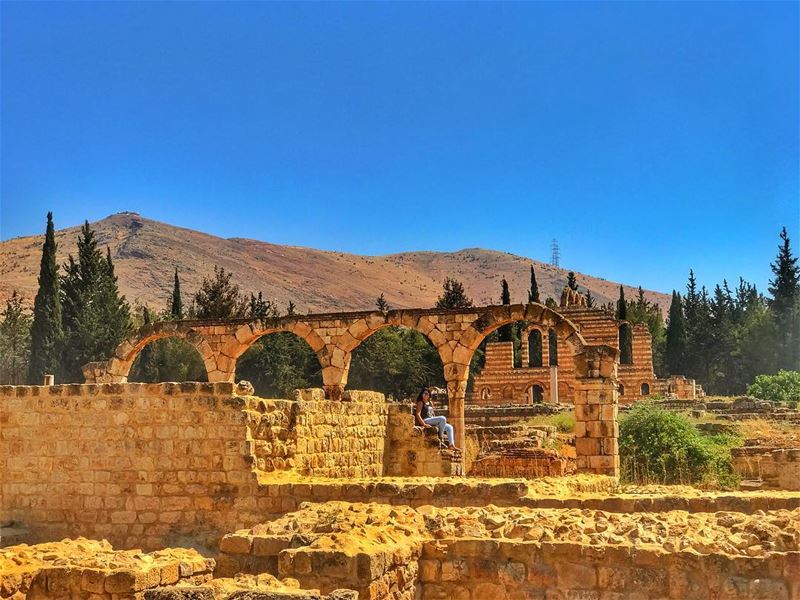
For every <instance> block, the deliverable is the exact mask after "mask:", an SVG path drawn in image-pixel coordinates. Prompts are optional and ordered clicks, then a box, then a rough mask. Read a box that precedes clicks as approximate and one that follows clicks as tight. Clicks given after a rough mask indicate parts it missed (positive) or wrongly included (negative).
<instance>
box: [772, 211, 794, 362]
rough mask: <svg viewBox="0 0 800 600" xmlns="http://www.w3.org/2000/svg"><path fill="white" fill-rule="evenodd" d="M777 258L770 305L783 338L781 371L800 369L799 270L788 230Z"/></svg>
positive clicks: (782, 231) (783, 233) (773, 269)
mask: <svg viewBox="0 0 800 600" xmlns="http://www.w3.org/2000/svg"><path fill="white" fill-rule="evenodd" d="M780 237H781V244H780V246H778V256H777V257H776V258H775V262H774V263H771V264H770V267H771V268H772V273H773V274H774V275H775V278H774V279H771V280H770V282H769V288H768V289H769V293H770V294H771V295H772V299H771V301H770V306H771V307H772V311H773V314H774V315H775V322H776V324H777V326H778V331H779V336H780V342H779V345H780V352H779V353H778V356H779V358H778V365H776V366H777V368H779V369H789V370H795V369H800V268H798V266H797V257H796V256H793V255H792V249H791V245H790V242H789V234H788V233H786V227H784V228H783V229H782V230H781V234H780Z"/></svg>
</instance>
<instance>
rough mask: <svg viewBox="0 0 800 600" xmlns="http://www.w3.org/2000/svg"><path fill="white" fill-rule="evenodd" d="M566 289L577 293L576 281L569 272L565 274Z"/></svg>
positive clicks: (573, 274)
mask: <svg viewBox="0 0 800 600" xmlns="http://www.w3.org/2000/svg"><path fill="white" fill-rule="evenodd" d="M567 287H568V288H569V289H571V290H575V291H576V292H577V291H578V280H577V279H575V273H573V272H572V271H570V272H569V273H567Z"/></svg>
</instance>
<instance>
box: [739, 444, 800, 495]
mask: <svg viewBox="0 0 800 600" xmlns="http://www.w3.org/2000/svg"><path fill="white" fill-rule="evenodd" d="M731 456H732V458H733V470H734V471H735V472H736V473H737V474H738V475H739V477H741V478H742V479H746V480H757V481H760V482H761V487H763V488H767V489H775V490H800V448H777V449H776V448H761V447H759V446H744V447H742V448H733V449H732V450H731Z"/></svg>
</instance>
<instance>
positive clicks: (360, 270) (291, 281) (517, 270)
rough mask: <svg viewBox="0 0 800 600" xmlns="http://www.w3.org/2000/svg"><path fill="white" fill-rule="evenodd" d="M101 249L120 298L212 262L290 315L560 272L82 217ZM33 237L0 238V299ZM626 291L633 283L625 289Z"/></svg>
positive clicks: (479, 290) (586, 280)
mask: <svg viewBox="0 0 800 600" xmlns="http://www.w3.org/2000/svg"><path fill="white" fill-rule="evenodd" d="M92 227H93V229H95V230H96V232H97V238H98V241H99V243H100V245H101V246H103V247H104V246H106V245H107V246H108V247H109V248H110V249H111V255H112V257H113V258H114V264H115V267H116V272H117V275H118V276H119V282H120V288H121V289H122V292H123V293H124V294H125V295H126V296H127V298H128V300H129V301H131V302H133V301H138V302H141V303H145V304H148V305H149V306H150V307H151V308H155V309H157V310H161V309H163V308H165V307H166V306H167V299H168V297H169V295H170V293H171V290H172V274H173V271H174V269H175V267H177V268H178V270H179V272H180V278H181V286H182V289H183V292H184V295H185V296H184V305H187V304H188V302H189V295H190V294H192V293H194V291H195V290H197V288H198V287H199V286H200V283H201V282H202V279H203V277H204V276H207V275H209V274H210V273H212V272H213V268H214V265H219V266H221V267H224V268H225V269H226V270H228V271H231V272H232V273H233V274H234V279H235V281H236V282H237V283H238V284H239V286H240V287H241V288H242V290H243V291H244V292H246V293H249V292H255V293H257V292H259V291H262V292H263V293H264V296H265V297H266V298H270V299H273V300H276V301H277V302H278V303H279V304H280V306H281V307H282V308H285V306H286V305H287V304H288V302H289V301H290V300H291V301H293V302H294V303H295V304H296V305H297V308H298V310H299V311H300V312H306V311H310V312H321V311H345V310H363V309H373V308H374V307H375V298H376V297H377V296H378V295H380V293H381V292H383V293H384V295H385V296H386V299H387V300H388V302H389V304H390V305H391V306H392V308H408V307H429V306H433V305H434V303H435V302H436V297H437V296H438V295H439V293H440V292H441V289H442V281H443V280H444V278H445V277H448V276H449V277H455V278H457V279H459V280H460V281H462V282H463V283H464V287H465V289H466V291H467V293H468V295H469V296H470V297H472V298H473V300H474V301H475V302H476V303H478V304H489V303H497V302H498V298H499V290H500V280H501V279H502V278H503V276H505V277H506V278H507V279H508V282H509V286H510V289H511V300H512V302H525V301H527V290H528V287H529V278H530V270H529V268H530V265H531V264H533V266H534V268H535V269H536V277H537V280H538V282H539V290H540V294H541V296H542V298H543V299H544V298H546V297H548V296H552V297H553V298H555V299H558V298H559V297H560V295H561V290H562V288H563V287H564V282H565V281H566V274H567V272H566V270H564V269H557V268H556V267H553V266H551V265H548V264H545V263H541V262H538V261H535V260H532V259H529V258H525V257H522V256H516V255H513V254H508V253H505V252H497V251H494V250H483V249H480V248H471V249H466V250H459V251H458V252H422V251H421V252H406V253H402V254H391V255H386V256H361V255H356V254H346V253H342V252H329V251H324V250H315V249H313V248H302V247H297V246H281V245H276V244H270V243H267V242H260V241H257V240H250V239H240V238H230V239H224V238H219V237H216V236H213V235H209V234H206V233H201V232H198V231H193V230H191V229H184V228H181V227H175V226H173V225H168V224H165V223H160V222H158V221H153V220H150V219H146V218H144V217H142V216H140V215H138V214H136V213H119V214H115V215H112V216H110V217H107V218H105V219H103V220H101V221H98V222H96V223H93V224H92ZM78 231H79V228H78V227H71V228H68V229H62V230H59V231H57V232H56V242H57V244H58V255H59V261H60V262H61V263H63V262H64V261H65V260H66V258H67V255H68V254H69V253H73V254H74V253H75V251H76V239H77V236H78ZM42 241H43V236H30V237H22V238H14V239H11V240H7V241H5V242H1V243H0V300H4V299H5V298H6V297H8V296H9V295H10V294H11V292H12V291H13V290H17V291H18V292H20V293H21V294H22V295H23V296H24V298H25V299H26V300H27V301H28V302H30V303H32V302H33V297H34V295H35V294H36V287H37V277H38V272H39V260H40V257H41V244H42ZM576 275H577V279H578V284H579V285H580V286H581V289H583V288H588V289H590V290H591V292H592V295H593V296H595V297H596V298H597V300H598V302H599V303H605V302H607V301H609V300H616V298H617V295H618V285H619V284H618V283H614V282H612V281H607V280H605V279H600V278H597V277H591V276H589V275H583V274H580V273H576ZM625 293H626V295H627V297H629V298H633V297H634V295H635V293H636V289H635V288H633V287H630V286H625ZM646 296H647V298H648V299H649V300H651V301H655V302H658V303H659V304H660V305H661V307H662V310H663V311H664V312H666V308H667V306H668V303H669V300H670V298H669V296H668V295H666V294H662V293H658V292H652V291H646Z"/></svg>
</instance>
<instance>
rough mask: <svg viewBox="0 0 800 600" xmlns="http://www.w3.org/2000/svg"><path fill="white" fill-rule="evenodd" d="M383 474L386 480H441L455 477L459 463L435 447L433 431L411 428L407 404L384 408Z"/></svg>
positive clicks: (446, 451)
mask: <svg viewBox="0 0 800 600" xmlns="http://www.w3.org/2000/svg"><path fill="white" fill-rule="evenodd" d="M384 456H385V461H384V470H383V474H384V475H386V476H390V477H395V476H402V477H415V476H426V477H442V476H450V475H457V474H459V472H460V469H461V464H460V462H459V461H458V460H457V458H456V456H455V455H453V454H452V453H451V452H450V451H448V450H444V449H442V448H440V447H439V443H438V441H437V432H436V430H435V429H422V428H421V427H415V426H414V416H413V415H412V414H411V406H410V405H408V404H389V405H388V428H387V430H386V446H385V451H384Z"/></svg>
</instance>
